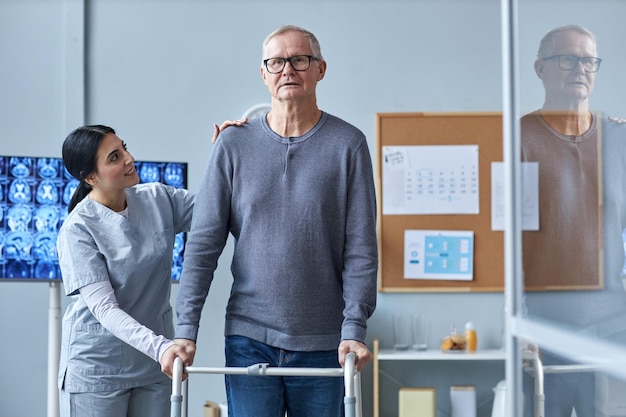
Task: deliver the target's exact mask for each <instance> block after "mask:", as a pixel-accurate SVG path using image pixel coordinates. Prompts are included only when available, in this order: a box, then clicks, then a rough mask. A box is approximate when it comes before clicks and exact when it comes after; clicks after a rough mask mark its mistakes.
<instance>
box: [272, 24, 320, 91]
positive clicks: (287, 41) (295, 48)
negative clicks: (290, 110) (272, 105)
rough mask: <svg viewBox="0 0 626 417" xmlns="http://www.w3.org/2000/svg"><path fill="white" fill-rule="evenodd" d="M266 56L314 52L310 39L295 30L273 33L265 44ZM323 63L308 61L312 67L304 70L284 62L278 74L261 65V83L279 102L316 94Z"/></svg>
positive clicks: (276, 56)
mask: <svg viewBox="0 0 626 417" xmlns="http://www.w3.org/2000/svg"><path fill="white" fill-rule="evenodd" d="M264 52H265V53H264V59H267V58H291V57H293V56H296V55H313V51H312V50H311V45H310V44H309V39H308V38H307V37H306V36H304V35H303V34H302V33H300V32H297V31H289V32H286V33H282V34H280V35H276V36H274V37H273V38H271V39H270V41H269V42H268V43H267V45H266V47H265V51H264ZM325 71H326V62H325V61H318V60H314V59H312V60H311V66H310V67H309V69H307V70H305V71H296V70H294V69H293V67H292V65H291V64H290V63H289V62H287V63H285V68H283V70H282V71H281V72H279V73H278V74H271V73H269V72H268V71H267V69H266V68H265V65H261V76H262V77H263V82H264V83H265V85H267V88H268V90H269V92H270V94H271V95H272V98H273V99H276V100H278V101H288V100H299V99H304V98H307V97H309V98H310V97H313V98H314V97H315V87H316V85H317V82H318V81H320V80H321V79H322V78H324V73H325Z"/></svg>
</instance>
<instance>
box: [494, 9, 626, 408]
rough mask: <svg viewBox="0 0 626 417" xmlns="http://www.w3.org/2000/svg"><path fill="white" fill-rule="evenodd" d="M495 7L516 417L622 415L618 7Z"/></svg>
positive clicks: (625, 209) (625, 57) (625, 196)
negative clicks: (499, 23) (506, 160)
mask: <svg viewBox="0 0 626 417" xmlns="http://www.w3.org/2000/svg"><path fill="white" fill-rule="evenodd" d="M502 4H503V28H504V29H505V30H504V31H503V40H504V42H505V44H504V45H505V50H506V47H507V43H506V42H507V39H508V41H509V44H508V45H509V46H510V50H511V54H510V56H508V57H507V56H506V54H505V57H504V58H505V63H504V68H505V71H506V69H507V68H510V75H511V77H510V80H509V81H510V83H509V85H508V86H507V85H506V83H505V86H504V87H505V88H504V90H505V94H504V96H505V105H504V108H505V112H508V117H510V120H513V121H514V123H512V124H511V125H510V128H509V131H510V138H509V139H510V141H511V144H512V148H511V151H510V153H509V155H508V156H509V157H510V161H511V164H510V165H508V168H509V174H510V178H511V182H510V185H511V186H512V187H513V190H511V194H510V200H509V201H510V203H511V206H510V207H511V213H512V216H511V223H510V225H511V229H509V230H508V233H509V238H508V239H507V244H508V245H509V249H512V250H510V251H508V252H507V254H508V255H509V259H508V265H509V269H508V271H510V272H509V277H508V281H507V284H508V285H509V288H508V291H510V292H509V293H508V296H507V305H508V308H509V310H510V311H509V313H508V315H507V318H508V324H509V325H510V333H509V336H510V341H512V342H518V343H517V344H516V345H515V346H514V348H513V349H517V350H519V351H520V352H522V353H521V354H520V355H519V356H516V355H517V354H516V353H514V352H513V350H511V356H512V358H513V359H517V360H516V361H515V362H516V363H515V364H513V366H512V367H511V368H507V370H508V371H509V373H508V374H507V376H508V377H509V378H510V381H511V382H512V385H513V386H514V387H516V383H518V382H519V383H520V384H521V388H522V389H521V390H519V389H516V390H514V391H515V392H514V393H512V394H511V397H510V398H511V399H512V400H513V404H515V405H514V406H512V407H513V409H512V411H513V412H514V413H515V414H514V415H517V416H522V415H524V416H533V415H535V416H537V415H541V416H543V415H545V416H568V417H569V416H570V415H577V416H579V417H582V416H622V415H626V412H625V410H626V404H625V403H626V401H625V400H624V399H623V398H625V397H626V396H624V395H623V393H624V392H625V390H626V388H625V387H626V385H625V383H624V380H626V366H625V363H624V362H625V361H624V358H625V357H626V343H625V342H626V290H625V285H624V271H625V263H624V258H625V257H624V252H625V249H626V120H624V119H622V117H626V109H625V106H624V104H623V103H624V100H623V97H624V94H623V92H624V91H623V90H624V89H626V83H625V82H624V80H623V79H622V78H623V77H622V74H621V71H620V70H621V69H623V68H625V64H626V54H625V53H624V51H623V49H624V48H623V45H622V41H621V39H624V33H623V32H624V25H623V21H621V19H619V18H618V16H624V15H625V13H626V3H624V2H618V1H610V0H604V1H594V2H590V1H582V0H580V1H567V2H565V1H551V2H544V1H523V2H503V3H502ZM508 12H510V13H508ZM507 18H510V20H509V22H511V23H510V25H507ZM507 27H508V28H509V29H510V34H511V36H510V37H509V36H507V35H508V34H507V31H506V29H507ZM507 59H508V62H506V61H507ZM507 87H510V89H509V91H508V92H509V93H510V94H508V95H507ZM505 119H506V115H505ZM505 131H506V126H505ZM520 363H521V364H522V371H521V373H520V372H519V371H517V370H516V367H517V365H519V364H520ZM619 393H621V395H618V394H619ZM522 409H523V411H522ZM543 413H545V414H543ZM512 415H513V414H512Z"/></svg>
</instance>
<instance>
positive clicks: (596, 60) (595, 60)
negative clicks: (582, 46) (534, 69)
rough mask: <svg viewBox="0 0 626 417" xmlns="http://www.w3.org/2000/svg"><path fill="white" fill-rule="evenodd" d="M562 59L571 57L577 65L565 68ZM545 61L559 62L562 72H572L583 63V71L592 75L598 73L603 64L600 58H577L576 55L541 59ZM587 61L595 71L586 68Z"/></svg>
mask: <svg viewBox="0 0 626 417" xmlns="http://www.w3.org/2000/svg"><path fill="white" fill-rule="evenodd" d="M562 57H569V58H572V59H576V63H575V64H574V66H573V67H571V68H563V64H562V62H561V58H562ZM541 59H543V60H548V59H556V60H557V64H558V65H559V68H560V69H561V70H562V71H571V70H573V69H574V68H576V66H577V65H578V63H579V62H581V63H582V64H583V69H584V70H585V72H590V73H594V72H598V70H599V69H600V64H601V63H602V58H598V57H597V56H582V57H581V56H576V55H572V54H558V55H550V56H547V57H544V58H541ZM585 60H587V62H591V63H592V64H593V66H594V68H595V69H593V70H589V69H587V68H586V67H585Z"/></svg>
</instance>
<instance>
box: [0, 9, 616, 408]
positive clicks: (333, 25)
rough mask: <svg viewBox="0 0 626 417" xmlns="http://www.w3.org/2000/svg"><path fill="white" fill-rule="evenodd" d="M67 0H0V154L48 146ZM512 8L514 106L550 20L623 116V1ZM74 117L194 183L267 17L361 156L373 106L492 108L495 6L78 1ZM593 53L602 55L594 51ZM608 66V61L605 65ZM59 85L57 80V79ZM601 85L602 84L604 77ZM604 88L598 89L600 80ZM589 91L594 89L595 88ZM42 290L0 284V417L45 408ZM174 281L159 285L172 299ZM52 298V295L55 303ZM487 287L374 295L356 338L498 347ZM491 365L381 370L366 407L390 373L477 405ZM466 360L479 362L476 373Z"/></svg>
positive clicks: (203, 344)
mask: <svg viewBox="0 0 626 417" xmlns="http://www.w3.org/2000/svg"><path fill="white" fill-rule="evenodd" d="M73 1H76V0H63V1H62V0H0V58H1V59H0V62H1V63H2V64H1V65H0V91H1V93H0V126H2V135H3V137H2V139H1V140H0V144H1V145H0V154H21V155H33V156H59V155H60V148H61V143H62V140H63V139H64V137H65V135H66V134H67V133H68V131H69V129H68V127H67V126H65V120H66V117H67V115H65V114H64V109H66V108H67V107H68V106H70V107H71V103H70V105H68V103H67V101H66V98H65V97H66V87H67V83H66V82H65V80H64V75H63V74H64V72H63V71H64V62H65V61H64V60H65V58H64V48H65V46H66V45H65V42H66V41H65V35H64V32H63V27H64V23H63V16H64V14H63V13H64V10H65V9H64V7H65V6H67V4H68V3H72V2H73ZM523 3H524V5H523V6H521V7H520V34H521V39H520V47H521V57H520V59H521V60H522V62H527V63H528V64H527V65H526V67H524V68H522V70H521V71H520V78H521V83H522V87H523V88H522V90H523V94H522V97H521V100H522V103H521V107H522V109H525V110H531V109H534V108H536V107H539V106H540V105H541V102H542V98H543V97H542V89H541V85H540V84H539V82H538V81H537V80H536V79H535V76H534V73H533V72H532V60H533V59H534V56H535V54H536V48H537V44H538V42H539V39H540V38H541V36H542V34H543V33H544V32H546V31H547V30H548V29H550V28H552V27H554V26H557V25H560V24H566V23H581V24H583V25H585V26H588V27H589V28H590V29H591V30H593V31H594V32H595V33H596V34H597V35H598V39H599V41H600V42H601V46H600V51H601V54H602V53H603V52H608V51H610V50H611V49H613V50H614V51H616V52H619V53H615V54H613V55H612V56H611V59H610V60H609V59H608V56H607V59H605V61H604V62H603V68H602V73H601V75H600V76H599V77H598V82H597V90H598V92H597V93H596V96H594V103H598V104H600V105H601V108H603V109H607V110H610V111H612V112H613V113H615V114H618V115H622V116H626V109H624V105H623V100H620V97H624V91H623V90H624V88H626V85H625V83H624V82H622V81H621V79H620V77H619V69H622V68H624V65H623V64H624V54H623V53H621V51H622V48H621V40H622V39H624V38H625V37H624V33H623V29H622V25H621V22H619V21H618V16H624V15H625V13H624V12H626V10H625V9H626V3H625V2H619V1H617V0H614V1H611V0H605V1H602V2H594V3H593V4H594V6H593V7H589V6H587V5H586V4H585V3H584V2H582V1H580V2H576V1H565V0H563V1H552V2H549V4H548V5H545V4H544V3H546V2H542V1H539V0H533V1H525V2H523ZM85 4H86V15H87V18H86V30H85V31H86V36H87V40H86V47H87V53H86V64H87V65H86V73H85V75H86V82H87V83H86V120H85V122H87V123H104V124H108V125H111V126H113V127H114V128H115V129H116V130H117V131H118V134H119V135H120V136H121V137H122V138H123V139H124V140H125V141H126V142H127V143H128V145H129V149H130V151H131V152H132V153H133V154H134V156H135V157H136V158H138V159H145V160H163V159H170V160H177V161H187V162H189V166H190V171H189V185H190V188H191V189H192V190H195V189H196V187H197V186H198V182H199V178H200V176H201V174H202V171H203V168H204V164H205V161H206V159H207V156H208V154H209V152H210V150H211V145H210V139H209V138H210V135H211V126H212V124H213V123H214V122H221V121H222V120H224V119H229V118H235V117H240V116H241V114H242V113H243V112H244V111H245V110H246V109H247V108H249V107H251V106H253V105H255V104H257V103H262V102H268V101H269V99H268V93H267V91H266V89H265V87H264V85H263V83H262V82H261V79H260V76H259V72H258V67H259V64H260V59H261V42H262V40H263V39H264V37H265V35H267V34H268V33H269V32H271V31H272V30H273V29H275V28H276V27H278V26H279V25H282V24H296V25H300V26H303V27H305V28H308V29H310V30H312V31H313V32H314V33H316V35H317V36H318V37H319V40H320V42H321V45H322V52H323V54H324V57H325V58H326V60H327V61H328V72H327V74H326V78H325V79H324V80H323V81H322V82H321V83H320V85H319V87H318V102H319V105H320V107H321V108H322V109H323V110H325V111H328V112H330V113H333V114H335V115H337V116H340V117H342V118H343V119H345V120H347V121H349V122H351V123H353V124H354V125H356V126H358V127H359V128H360V129H362V130H363V131H364V132H365V134H366V135H367V137H368V138H369V144H370V149H371V150H372V154H373V156H374V153H373V152H374V149H375V140H376V137H375V115H376V113H377V112H402V111H499V110H500V109H501V108H502V105H501V64H500V60H501V45H500V3H499V1H497V0H472V1H467V0H419V1H418V0H385V1H374V0H361V1H358V0H352V1H351V0H316V1H315V2H313V1H306V0H291V1H288V0H268V1H263V2H261V1H254V0H235V1H226V0H224V1H201V0H181V1H166V0H150V1H149V0H133V1H122V0H90V1H87V2H86V3H85ZM607 55H608V54H607ZM618 68H619V69H618ZM69 82H71V81H69ZM609 85H611V88H607V86H609ZM603 86H604V88H602V87H603ZM600 90H603V92H601V91H600ZM230 255H231V248H230V246H229V247H227V249H226V251H225V253H224V255H223V256H222V259H221V262H220V266H219V269H218V271H217V274H216V279H215V283H214V286H213V288H212V290H211V293H210V295H209V299H208V300H207V304H206V307H205V310H204V312H203V319H202V322H201V335H200V339H199V341H198V346H199V352H198V355H197V361H196V363H197V364H199V365H206V366H221V364H222V363H223V340H222V329H223V316H224V305H225V302H226V298H227V295H228V291H229V283H230V275H229V262H230V261H229V260H230ZM48 292H49V290H48V286H47V285H46V284H43V283H6V282H0V334H1V335H2V343H0V357H1V358H3V360H4V361H5V365H4V367H3V372H0V416H5V415H7V416H8V415H19V416H24V417H30V416H32V417H40V416H43V415H45V412H46V407H45V404H46V366H47V363H46V362H47V354H46V348H47V325H48V321H47V320H48V319H47V317H48ZM176 293H177V287H176V286H174V289H173V297H175V296H176ZM63 303H64V305H66V304H67V300H66V299H65V297H64V299H63ZM502 306H503V300H502V294H498V293H496V294H441V293H439V294H379V299H378V309H377V311H376V313H375V314H374V316H373V317H372V319H371V320H370V329H369V337H368V340H369V341H370V342H371V340H372V339H373V338H380V339H381V343H382V344H383V346H384V347H389V346H390V343H391V342H390V340H391V330H390V323H391V318H390V317H391V315H392V314H393V313H395V312H403V313H407V314H408V313H410V312H420V311H421V312H426V313H427V314H428V315H429V316H430V317H431V328H432V331H431V345H432V346H436V345H437V344H438V342H439V338H440V336H442V335H444V334H445V333H446V332H447V331H448V330H449V326H450V323H452V322H454V323H456V324H457V326H461V325H462V323H464V322H465V321H466V320H472V321H474V322H475V323H476V326H477V329H478V334H479V340H480V342H479V347H481V348H495V347H498V346H499V343H500V333H501V320H500V316H501V312H502ZM503 369H504V368H503V367H502V366H500V365H489V366H486V367H485V369H481V368H478V367H476V366H471V365H463V366H462V367H460V368H459V367H452V366H450V365H447V364H423V365H420V366H417V365H416V364H413V365H411V366H406V364H403V365H402V366H396V367H394V366H391V367H390V368H385V370H386V373H387V374H388V375H390V376H391V378H388V377H384V376H383V377H382V384H383V386H384V388H383V390H384V396H383V399H382V410H383V413H382V414H381V415H394V414H395V413H396V412H397V411H396V410H397V397H396V396H395V395H396V394H395V391H394V390H395V389H397V386H396V383H395V382H394V380H397V381H398V382H401V383H402V384H407V385H410V384H413V385H426V386H435V387H437V388H438V394H437V397H438V406H439V407H440V409H441V410H440V411H439V412H438V416H443V415H447V413H449V403H448V399H449V397H448V389H449V386H450V385H451V384H457V385H462V384H477V385H478V393H479V403H481V404H482V406H481V407H480V409H479V410H480V415H481V416H488V415H489V412H490V401H491V398H492V397H491V396H492V392H491V387H493V386H495V384H496V382H497V381H498V379H500V378H501V377H502V376H503ZM479 372H480V374H479ZM363 384H364V386H363V394H364V398H365V400H364V407H365V409H364V415H365V416H371V413H372V409H371V408H372V407H371V395H372V387H371V367H370V369H368V370H367V371H366V372H365V374H364V381H363ZM224 398H225V395H224V390H223V381H222V378H220V377H215V376H212V377H209V376H194V377H192V381H191V389H190V415H191V417H199V416H201V415H202V414H201V409H202V403H203V402H204V400H209V399H210V400H215V401H221V400H223V399H224Z"/></svg>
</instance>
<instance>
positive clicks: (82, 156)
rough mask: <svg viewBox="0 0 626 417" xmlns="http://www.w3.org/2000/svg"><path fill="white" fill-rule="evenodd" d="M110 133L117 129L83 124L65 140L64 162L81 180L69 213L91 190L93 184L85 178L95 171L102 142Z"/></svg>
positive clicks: (74, 175) (69, 170)
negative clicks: (97, 154) (88, 182)
mask: <svg viewBox="0 0 626 417" xmlns="http://www.w3.org/2000/svg"><path fill="white" fill-rule="evenodd" d="M109 133H113V134H115V130H113V128H111V127H108V126H103V125H88V126H81V127H79V128H77V129H74V130H73V131H72V132H71V133H70V134H69V135H67V137H66V138H65V141H63V150H62V154H63V164H64V165H65V168H66V169H67V171H68V172H69V173H70V174H72V176H73V177H74V178H76V179H77V180H78V181H79V184H78V187H76V190H75V191H74V194H73V195H72V198H71V199H70V203H69V205H68V207H67V211H68V213H69V212H71V211H72V210H74V207H76V204H78V203H79V202H80V201H81V200H82V199H83V198H85V197H86V196H87V194H89V192H90V191H91V185H89V184H87V183H86V182H85V178H87V177H88V176H89V175H90V174H92V173H93V172H95V170H96V153H97V152H98V148H99V147H100V142H102V139H103V138H104V137H105V136H106V135H107V134H109Z"/></svg>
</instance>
